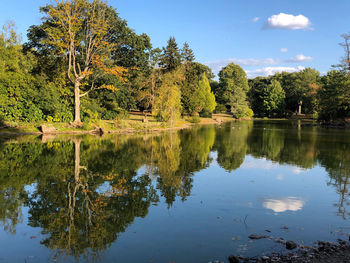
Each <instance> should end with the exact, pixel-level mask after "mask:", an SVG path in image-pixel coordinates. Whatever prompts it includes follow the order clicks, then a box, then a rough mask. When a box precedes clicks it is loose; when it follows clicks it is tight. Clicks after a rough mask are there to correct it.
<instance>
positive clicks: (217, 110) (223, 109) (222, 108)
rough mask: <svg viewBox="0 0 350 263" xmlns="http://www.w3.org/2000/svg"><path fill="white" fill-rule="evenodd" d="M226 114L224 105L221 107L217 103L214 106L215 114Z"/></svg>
mask: <svg viewBox="0 0 350 263" xmlns="http://www.w3.org/2000/svg"><path fill="white" fill-rule="evenodd" d="M226 112H227V108H226V106H225V105H222V104H220V103H218V104H217V105H216V108H215V113H226Z"/></svg>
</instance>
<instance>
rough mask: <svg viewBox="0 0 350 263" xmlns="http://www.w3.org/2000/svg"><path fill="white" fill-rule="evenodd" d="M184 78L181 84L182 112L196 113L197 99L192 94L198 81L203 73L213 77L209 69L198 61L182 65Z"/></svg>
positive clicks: (196, 88) (210, 77) (196, 87)
mask: <svg viewBox="0 0 350 263" xmlns="http://www.w3.org/2000/svg"><path fill="white" fill-rule="evenodd" d="M184 69H185V80H184V82H183V84H182V85H181V102H182V106H183V113H186V114H191V115H193V114H196V113H198V112H199V111H200V110H199V111H198V100H199V99H197V98H195V96H194V94H195V93H196V92H197V90H198V87H199V86H198V83H199V81H200V80H201V79H202V77H203V74H205V75H206V77H207V78H208V79H212V78H214V74H213V73H212V71H211V69H210V68H209V67H208V66H206V65H203V64H200V63H198V62H191V63H187V64H186V65H184Z"/></svg>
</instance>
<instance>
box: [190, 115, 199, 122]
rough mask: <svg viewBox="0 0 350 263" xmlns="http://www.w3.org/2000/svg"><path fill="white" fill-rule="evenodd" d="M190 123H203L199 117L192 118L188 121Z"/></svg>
mask: <svg viewBox="0 0 350 263" xmlns="http://www.w3.org/2000/svg"><path fill="white" fill-rule="evenodd" d="M188 121H189V122H190V123H200V122H201V118H199V117H198V116H192V117H191V118H189V119H188Z"/></svg>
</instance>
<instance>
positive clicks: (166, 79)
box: [153, 68, 184, 126]
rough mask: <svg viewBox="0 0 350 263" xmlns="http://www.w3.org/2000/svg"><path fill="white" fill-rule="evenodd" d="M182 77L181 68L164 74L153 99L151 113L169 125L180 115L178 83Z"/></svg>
mask: <svg viewBox="0 0 350 263" xmlns="http://www.w3.org/2000/svg"><path fill="white" fill-rule="evenodd" d="M183 79H184V75H183V71H182V69H181V68H179V69H177V70H175V71H173V72H168V73H166V74H164V76H163V77H162V84H161V86H160V88H159V89H158V91H157V96H156V98H155V101H154V112H153V115H155V116H156V117H157V118H158V119H159V120H161V121H164V122H168V123H169V125H170V126H174V125H175V121H176V120H177V119H179V118H180V116H181V110H182V106H181V91H180V85H181V83H182V81H183Z"/></svg>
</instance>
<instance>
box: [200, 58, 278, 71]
mask: <svg viewBox="0 0 350 263" xmlns="http://www.w3.org/2000/svg"><path fill="white" fill-rule="evenodd" d="M230 63H235V64H238V65H240V66H249V67H258V66H267V65H276V64H278V63H279V61H278V60H277V59H273V58H262V59H259V58H248V59H240V58H232V59H224V60H218V61H212V62H207V63H204V64H205V65H207V66H208V67H210V68H211V69H212V70H213V71H214V72H219V71H220V70H221V69H222V68H223V67H226V66H227V65H228V64H230Z"/></svg>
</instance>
